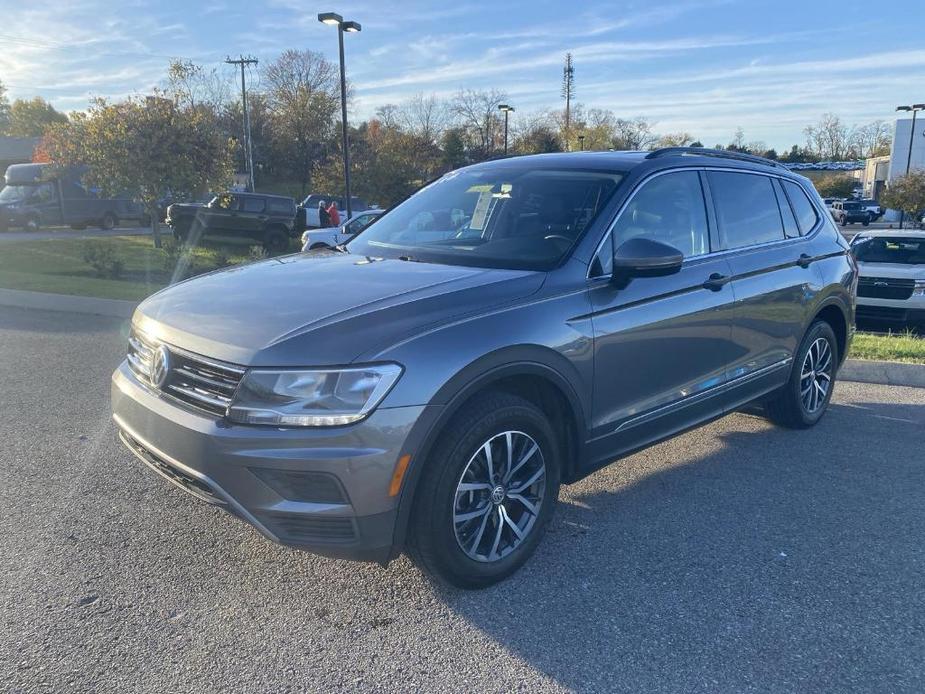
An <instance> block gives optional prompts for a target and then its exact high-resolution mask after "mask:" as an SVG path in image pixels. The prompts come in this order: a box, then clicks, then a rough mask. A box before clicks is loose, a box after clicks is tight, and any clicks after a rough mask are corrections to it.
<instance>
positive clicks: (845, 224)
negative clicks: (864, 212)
mask: <svg viewBox="0 0 925 694" xmlns="http://www.w3.org/2000/svg"><path fill="white" fill-rule="evenodd" d="M841 225H842V226H843V227H846V226H848V220H847V219H846V218H845V217H842V219H841Z"/></svg>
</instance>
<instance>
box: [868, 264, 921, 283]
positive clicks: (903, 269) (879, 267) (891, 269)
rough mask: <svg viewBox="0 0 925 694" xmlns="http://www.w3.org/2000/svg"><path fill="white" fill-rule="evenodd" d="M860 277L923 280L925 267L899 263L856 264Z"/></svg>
mask: <svg viewBox="0 0 925 694" xmlns="http://www.w3.org/2000/svg"><path fill="white" fill-rule="evenodd" d="M858 270H859V274H860V276H861V277H891V278H893V279H907V280H921V279H925V265H921V264H920V265H903V264H901V263H864V262H860V261H859V262H858Z"/></svg>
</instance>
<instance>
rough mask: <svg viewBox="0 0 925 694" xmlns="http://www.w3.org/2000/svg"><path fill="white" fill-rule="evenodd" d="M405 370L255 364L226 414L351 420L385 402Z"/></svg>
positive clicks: (259, 420) (302, 421) (320, 423)
mask: <svg viewBox="0 0 925 694" xmlns="http://www.w3.org/2000/svg"><path fill="white" fill-rule="evenodd" d="M401 372H402V368H401V367H400V366H399V365H398V364H380V365H377V366H364V367H358V368H354V369H333V370H323V369H318V370H315V369H313V370H310V371H309V370H306V371H297V370H280V369H275V370H270V369H252V370H250V371H248V372H247V373H246V374H245V376H244V378H243V380H242V381H241V384H240V385H239V386H238V389H237V391H236V392H235V396H234V400H233V401H232V403H231V406H230V407H229V408H228V418H229V419H231V421H233V422H238V423H240V424H267V425H271V426H299V427H325V426H339V425H344V424H350V423H352V422H357V421H359V420H361V419H363V418H364V417H366V416H367V415H368V414H369V413H370V412H372V411H373V409H375V407H376V406H377V405H378V404H379V403H380V402H382V399H383V398H384V397H385V396H386V394H387V393H388V392H389V390H390V389H391V388H392V386H393V385H395V382H396V381H397V380H398V377H399V376H400V375H401Z"/></svg>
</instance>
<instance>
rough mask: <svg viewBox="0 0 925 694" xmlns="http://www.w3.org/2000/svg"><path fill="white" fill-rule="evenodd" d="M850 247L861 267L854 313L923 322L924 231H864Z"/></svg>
mask: <svg viewBox="0 0 925 694" xmlns="http://www.w3.org/2000/svg"><path fill="white" fill-rule="evenodd" d="M851 249H852V252H853V253H854V256H855V257H856V258H857V260H858V267H859V268H860V275H859V278H858V305H857V317H858V318H859V319H862V318H868V319H873V320H884V321H890V322H896V323H903V324H909V323H925V231H899V230H896V231H893V230H883V231H864V232H861V233H860V234H858V235H857V236H855V237H854V239H853V240H852V242H851Z"/></svg>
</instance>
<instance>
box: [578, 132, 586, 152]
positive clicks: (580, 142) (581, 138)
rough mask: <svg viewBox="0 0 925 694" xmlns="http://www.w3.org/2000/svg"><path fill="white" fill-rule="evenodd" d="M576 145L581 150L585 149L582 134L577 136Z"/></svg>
mask: <svg viewBox="0 0 925 694" xmlns="http://www.w3.org/2000/svg"><path fill="white" fill-rule="evenodd" d="M578 147H579V148H580V149H581V151H582V152H584V151H585V136H584V135H579V136H578Z"/></svg>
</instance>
